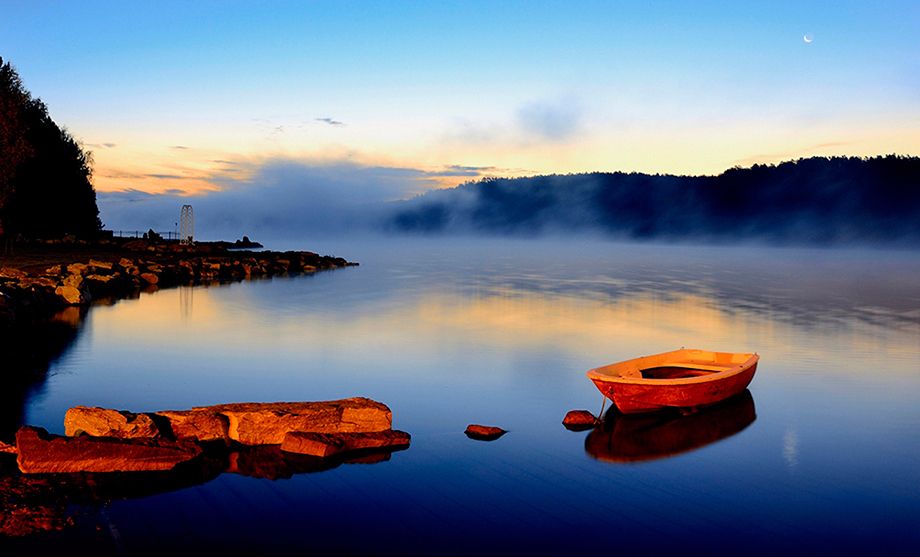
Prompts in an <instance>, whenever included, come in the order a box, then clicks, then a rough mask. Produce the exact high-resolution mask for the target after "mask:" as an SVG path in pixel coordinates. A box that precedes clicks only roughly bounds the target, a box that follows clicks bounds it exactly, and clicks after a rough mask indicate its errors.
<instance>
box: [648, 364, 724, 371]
mask: <svg viewBox="0 0 920 557" xmlns="http://www.w3.org/2000/svg"><path fill="white" fill-rule="evenodd" d="M737 365H738V364H698V363H695V362H669V363H667V364H664V365H663V366H662V367H687V368H693V369H702V370H706V371H725V370H726V369H731V368H733V367H735V366H737Z"/></svg>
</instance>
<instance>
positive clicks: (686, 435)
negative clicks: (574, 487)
mask: <svg viewBox="0 0 920 557" xmlns="http://www.w3.org/2000/svg"><path fill="white" fill-rule="evenodd" d="M756 419H757V412H756V411H755V408H754V397H753V396H751V391H749V390H747V389H745V390H744V391H742V392H741V393H740V394H738V395H736V396H733V397H729V398H728V399H726V400H723V401H722V402H719V403H717V404H713V405H712V406H707V407H705V408H700V409H699V410H697V411H695V412H691V413H689V414H688V413H686V412H682V411H681V410H680V409H677V408H674V409H672V410H670V411H662V412H649V413H644V414H621V413H620V412H619V411H617V409H616V408H611V409H610V411H608V412H607V415H606V416H605V417H604V421H603V422H602V423H601V424H600V425H599V426H598V427H596V428H594V430H592V431H591V433H589V434H588V436H587V437H586V438H585V452H586V453H588V455H590V456H592V457H593V458H595V459H597V460H600V461H602V462H611V463H617V464H620V463H632V462H644V461H649V460H658V459H663V458H670V457H673V456H677V455H680V454H684V453H689V452H691V451H695V450H697V449H700V448H702V447H705V446H706V445H710V444H712V443H716V442H718V441H721V440H723V439H727V438H729V437H731V436H732V435H735V434H736V433H740V432H741V431H744V430H745V429H746V428H747V427H748V426H749V425H751V424H752V423H754V420H756Z"/></svg>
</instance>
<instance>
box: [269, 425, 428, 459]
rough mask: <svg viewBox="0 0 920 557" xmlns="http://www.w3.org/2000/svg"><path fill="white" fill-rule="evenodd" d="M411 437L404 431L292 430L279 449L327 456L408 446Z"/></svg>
mask: <svg viewBox="0 0 920 557" xmlns="http://www.w3.org/2000/svg"><path fill="white" fill-rule="evenodd" d="M410 439H411V437H410V435H409V434H408V433H406V432H405V431H395V430H392V429H391V430H387V431H375V432H368V433H306V432H300V431H294V432H291V433H288V434H287V435H285V436H284V442H283V443H281V450H282V451H285V452H289V453H297V454H305V455H310V456H318V457H328V456H333V455H337V454H341V453H347V452H351V451H360V450H369V449H396V448H405V447H408V446H409V441H410Z"/></svg>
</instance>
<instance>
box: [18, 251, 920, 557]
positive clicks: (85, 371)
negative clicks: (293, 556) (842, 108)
mask: <svg viewBox="0 0 920 557" xmlns="http://www.w3.org/2000/svg"><path fill="white" fill-rule="evenodd" d="M269 247H271V248H273V249H279V248H282V249H287V248H298V249H311V250H314V251H318V252H320V253H324V254H329V255H336V256H341V257H345V258H347V259H349V260H355V261H359V262H360V263H361V265H360V267H355V268H348V269H342V270H336V271H332V272H323V273H318V274H316V275H313V276H303V277H290V278H275V279H271V280H256V281H250V282H244V283H235V284H226V285H217V286H209V287H196V288H178V289H170V290H162V291H158V292H155V293H151V294H143V295H141V297H140V298H139V299H136V300H124V301H120V302H118V303H115V304H113V305H109V306H102V305H100V306H95V307H93V308H92V309H91V310H90V311H89V312H88V313H87V314H86V315H85V316H84V317H83V318H82V319H78V318H77V317H76V316H75V315H74V314H71V315H70V317H69V319H71V321H72V323H73V325H74V326H75V327H76V334H75V336H74V337H73V338H72V339H71V340H70V341H69V342H68V346H67V347H66V349H64V350H63V352H62V353H61V354H60V355H59V356H56V357H55V358H54V359H53V361H52V362H51V363H50V365H49V366H48V371H47V377H46V378H45V379H43V380H42V381H40V382H38V383H37V384H36V385H34V386H33V387H31V388H30V389H28V390H26V391H24V393H25V394H23V395H22V397H21V398H24V400H19V401H18V404H20V405H21V420H22V421H24V422H25V423H30V424H34V425H39V426H42V427H45V428H47V429H48V430H49V431H51V432H55V433H63V417H64V413H65V412H66V410H67V409H68V408H69V407H71V406H75V405H91V406H105V407H113V408H120V409H128V410H132V411H154V410H160V409H184V408H189V407H192V406H201V405H208V404H217V403H224V402H238V401H278V400H324V399H335V398H343V397H349V396H359V395H360V396H367V397H371V398H373V399H376V400H379V401H381V402H384V403H386V404H387V405H389V406H390V408H391V409H392V411H393V425H394V427H395V428H397V429H401V430H405V431H408V432H410V433H411V434H412V444H411V447H410V448H409V449H407V450H405V451H399V452H395V453H393V454H392V455H390V457H389V459H386V460H380V461H379V462H372V461H368V459H364V461H362V462H346V463H341V465H338V466H335V467H333V468H330V469H326V470H320V469H313V470H311V469H296V467H295V469H289V468H285V466H283V465H280V464H277V463H273V461H271V459H272V458H273V457H272V456H271V455H263V456H261V457H260V456H259V455H253V456H252V458H253V462H254V464H252V465H251V466H250V467H249V468H247V470H249V472H248V475H244V474H242V473H239V474H230V473H224V474H220V475H215V476H214V477H208V478H204V479H202V481H201V482H199V483H191V484H190V485H178V486H172V487H169V488H164V489H163V490H161V491H158V490H157V489H151V490H150V491H151V493H145V494H143V496H131V497H128V498H124V499H122V498H115V499H113V500H111V501H109V500H103V501H101V502H98V503H97V504H92V505H89V504H84V505H77V506H76V508H68V512H71V513H72V516H73V520H72V524H70V525H69V526H68V527H66V528H63V529H62V530H61V531H59V532H54V533H51V534H44V535H40V536H33V537H27V538H16V539H10V538H8V539H6V540H2V539H0V547H2V545H3V543H7V544H12V546H13V547H14V548H16V549H25V548H28V549H38V548H42V547H60V548H67V549H68V550H69V551H71V552H73V551H78V552H79V550H85V551H94V552H96V553H97V554H106V553H120V552H123V553H125V554H136V553H142V552H145V551H151V552H174V553H175V552H189V551H193V550H202V551H209V552H214V553H223V554H238V553H239V554H249V555H256V554H268V553H270V552H275V551H279V552H280V551H302V550H310V551H315V552H318V553H320V554H324V553H330V552H338V553H339V554H368V553H371V552H375V553H379V554H401V555H432V554H438V555H463V554H469V553H477V554H486V555H489V554H503V553H513V554H526V553H532V554H573V553H575V552H582V551H585V552H590V553H591V554H595V555H596V554H607V553H616V554H628V555H644V554H663V553H670V552H679V554H681V555H687V554H691V555H692V554H712V553H714V552H725V553H728V552H732V553H737V552H742V551H743V552H745V553H747V554H779V553H783V554H789V555H792V554H801V555H806V554H809V555H812V554H827V553H831V552H837V551H842V550H846V551H848V552H853V553H873V554H881V553H884V554H905V555H906V554H913V552H914V551H915V550H916V547H917V544H920V529H918V528H917V527H916V525H917V524H918V522H920V442H918V440H920V436H918V433H917V432H918V431H920V254H917V253H911V252H905V251H881V250H855V249H791V248H765V247H754V246H734V247H700V246H675V245H656V244H629V243H612V242H602V241H593V240H592V241H588V240H584V241H582V240H572V241H562V240H546V241H542V240H541V241H536V240H534V241H528V240H469V241H437V240H422V239H413V240H405V239H401V240H397V239H391V240H342V241H336V240H329V239H319V240H310V239H305V240H303V241H299V242H275V243H273V244H269ZM66 318H67V317H66V316H65V317H64V318H63V319H66ZM682 346H686V347H694V348H705V349H713V350H720V351H730V352H757V353H759V354H760V357H761V360H760V365H759V368H758V371H757V375H756V376H755V378H754V381H753V383H752V384H751V386H750V389H749V392H748V393H745V394H744V395H742V396H741V397H739V398H738V399H734V400H731V401H729V402H727V403H725V404H722V405H720V406H717V407H713V408H710V409H706V410H703V411H700V412H698V413H696V414H691V415H689V416H680V415H670V414H669V415H664V416H644V417H642V416H640V417H630V416H627V417H623V416H613V415H612V414H611V415H610V420H609V421H608V423H606V424H605V426H604V427H603V428H600V429H598V430H596V431H593V432H572V431H567V430H566V429H564V428H563V426H562V425H561V420H562V418H563V416H564V415H565V413H566V412H567V411H568V410H572V409H587V410H590V411H592V412H595V413H597V412H599V411H600V410H601V407H602V398H601V395H600V393H599V392H598V391H597V389H596V388H595V387H594V385H593V384H592V383H591V382H590V381H588V379H587V378H586V377H585V371H586V370H587V369H589V368H592V367H596V366H599V365H602V364H606V363H611V362H615V361H620V360H625V359H630V358H633V357H636V356H640V355H644V354H651V353H656V352H663V351H667V350H673V349H676V348H679V347H682ZM16 403H17V401H13V403H12V404H14V405H15V404H16ZM607 406H608V407H609V405H607ZM470 423H481V424H489V425H498V426H501V427H503V428H505V429H507V430H509V433H508V434H506V435H505V436H504V437H502V438H501V439H499V440H497V441H493V442H482V441H476V440H471V439H468V438H467V437H466V436H465V435H464V433H463V430H464V428H465V427H466V425H467V424H470ZM259 458H263V460H259V461H258V462H256V460H258V459H259ZM274 458H277V455H275V457H274ZM370 460H374V459H370ZM271 470H275V472H274V473H273V472H271Z"/></svg>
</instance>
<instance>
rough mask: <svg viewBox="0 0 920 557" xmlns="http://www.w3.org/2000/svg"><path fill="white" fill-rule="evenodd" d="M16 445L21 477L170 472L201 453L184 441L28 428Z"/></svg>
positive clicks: (191, 444) (17, 439) (19, 432)
mask: <svg viewBox="0 0 920 557" xmlns="http://www.w3.org/2000/svg"><path fill="white" fill-rule="evenodd" d="M16 446H17V447H18V449H19V456H18V457H17V459H16V461H17V463H18V464H19V470H20V471H21V472H22V473H24V474H48V473H75V472H145V471H158V470H172V469H173V468H175V467H176V465H178V464H181V463H183V462H188V461H190V460H192V459H195V458H198V457H199V456H201V454H202V449H201V447H199V446H198V445H196V444H195V443H192V442H188V441H179V442H175V441H167V440H164V439H114V438H111V437H89V436H85V435H81V436H80V437H62V436H59V435H51V434H49V433H48V432H47V431H45V430H44V429H41V428H36V427H29V426H26V427H22V428H20V430H19V431H18V432H17V433H16Z"/></svg>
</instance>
